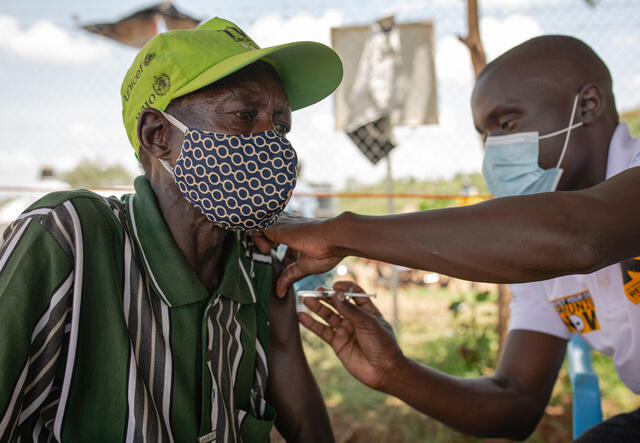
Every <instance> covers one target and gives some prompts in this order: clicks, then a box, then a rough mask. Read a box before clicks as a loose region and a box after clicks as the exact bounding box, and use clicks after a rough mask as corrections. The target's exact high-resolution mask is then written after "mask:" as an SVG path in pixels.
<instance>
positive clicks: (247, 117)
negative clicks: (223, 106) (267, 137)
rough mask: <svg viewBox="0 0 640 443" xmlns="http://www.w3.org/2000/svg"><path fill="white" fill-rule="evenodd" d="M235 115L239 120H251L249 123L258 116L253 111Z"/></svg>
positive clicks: (235, 113)
mask: <svg viewBox="0 0 640 443" xmlns="http://www.w3.org/2000/svg"><path fill="white" fill-rule="evenodd" d="M233 114H234V115H235V116H236V117H238V118H239V119H242V120H249V121H250V120H253V118H254V117H255V116H256V113H255V112H253V111H240V112H234V113H233Z"/></svg>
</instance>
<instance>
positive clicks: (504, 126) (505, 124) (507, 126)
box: [500, 118, 516, 131]
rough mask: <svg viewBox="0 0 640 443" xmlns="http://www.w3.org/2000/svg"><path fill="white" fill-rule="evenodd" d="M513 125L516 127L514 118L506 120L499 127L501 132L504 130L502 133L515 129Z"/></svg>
mask: <svg viewBox="0 0 640 443" xmlns="http://www.w3.org/2000/svg"><path fill="white" fill-rule="evenodd" d="M515 125H516V119H515V118H512V119H509V120H506V121H504V122H502V123H500V126H501V127H502V130H504V131H509V130H511V129H513V128H514V127H515Z"/></svg>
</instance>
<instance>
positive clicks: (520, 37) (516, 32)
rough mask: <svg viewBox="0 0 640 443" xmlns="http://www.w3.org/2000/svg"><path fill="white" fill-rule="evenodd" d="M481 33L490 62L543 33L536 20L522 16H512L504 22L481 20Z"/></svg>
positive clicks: (487, 18) (495, 19)
mask: <svg viewBox="0 0 640 443" xmlns="http://www.w3.org/2000/svg"><path fill="white" fill-rule="evenodd" d="M480 32H481V33H482V43H483V44H484V48H485V51H486V52H487V57H488V59H489V60H491V59H494V58H496V57H497V56H499V55H500V54H502V53H503V52H505V51H506V50H508V49H511V48H512V47H514V46H516V45H518V44H520V43H522V42H524V41H525V40H529V39H530V38H532V37H536V36H538V35H542V33H543V31H542V28H541V27H540V24H538V22H537V21H536V20H535V19H534V18H532V17H530V16H528V15H522V14H514V15H510V16H509V17H507V18H506V19H504V20H500V19H497V18H495V17H490V16H489V17H484V18H482V19H481V20H480Z"/></svg>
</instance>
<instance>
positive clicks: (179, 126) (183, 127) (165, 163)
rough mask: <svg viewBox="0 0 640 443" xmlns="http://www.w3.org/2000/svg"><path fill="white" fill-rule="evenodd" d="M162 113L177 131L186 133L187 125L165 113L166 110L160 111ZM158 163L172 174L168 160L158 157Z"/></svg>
mask: <svg viewBox="0 0 640 443" xmlns="http://www.w3.org/2000/svg"><path fill="white" fill-rule="evenodd" d="M160 112H161V113H162V115H164V117H165V118H166V119H167V120H169V123H171V124H172V125H173V126H175V127H176V128H177V129H178V131H180V132H182V133H183V134H186V133H187V130H188V129H189V128H187V125H185V124H184V123H182V122H181V121H180V120H178V119H177V118H175V117H174V116H173V115H171V114H167V113H166V112H162V111H160ZM159 160H160V163H161V164H162V166H164V169H166V170H167V172H169V174H171V175H173V168H172V167H171V165H170V164H169V162H168V161H166V160H163V159H159Z"/></svg>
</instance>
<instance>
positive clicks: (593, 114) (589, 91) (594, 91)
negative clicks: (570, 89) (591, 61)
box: [576, 83, 606, 125]
mask: <svg viewBox="0 0 640 443" xmlns="http://www.w3.org/2000/svg"><path fill="white" fill-rule="evenodd" d="M579 94H580V98H578V110H577V115H576V121H581V122H583V123H584V124H585V125H592V124H594V123H595V122H597V121H598V120H599V119H600V117H602V115H603V113H604V110H605V107H606V100H605V94H604V91H603V90H602V88H601V87H600V86H598V85H597V84H595V83H590V84H588V85H586V86H585V87H583V88H582V89H581V90H580V92H579Z"/></svg>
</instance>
